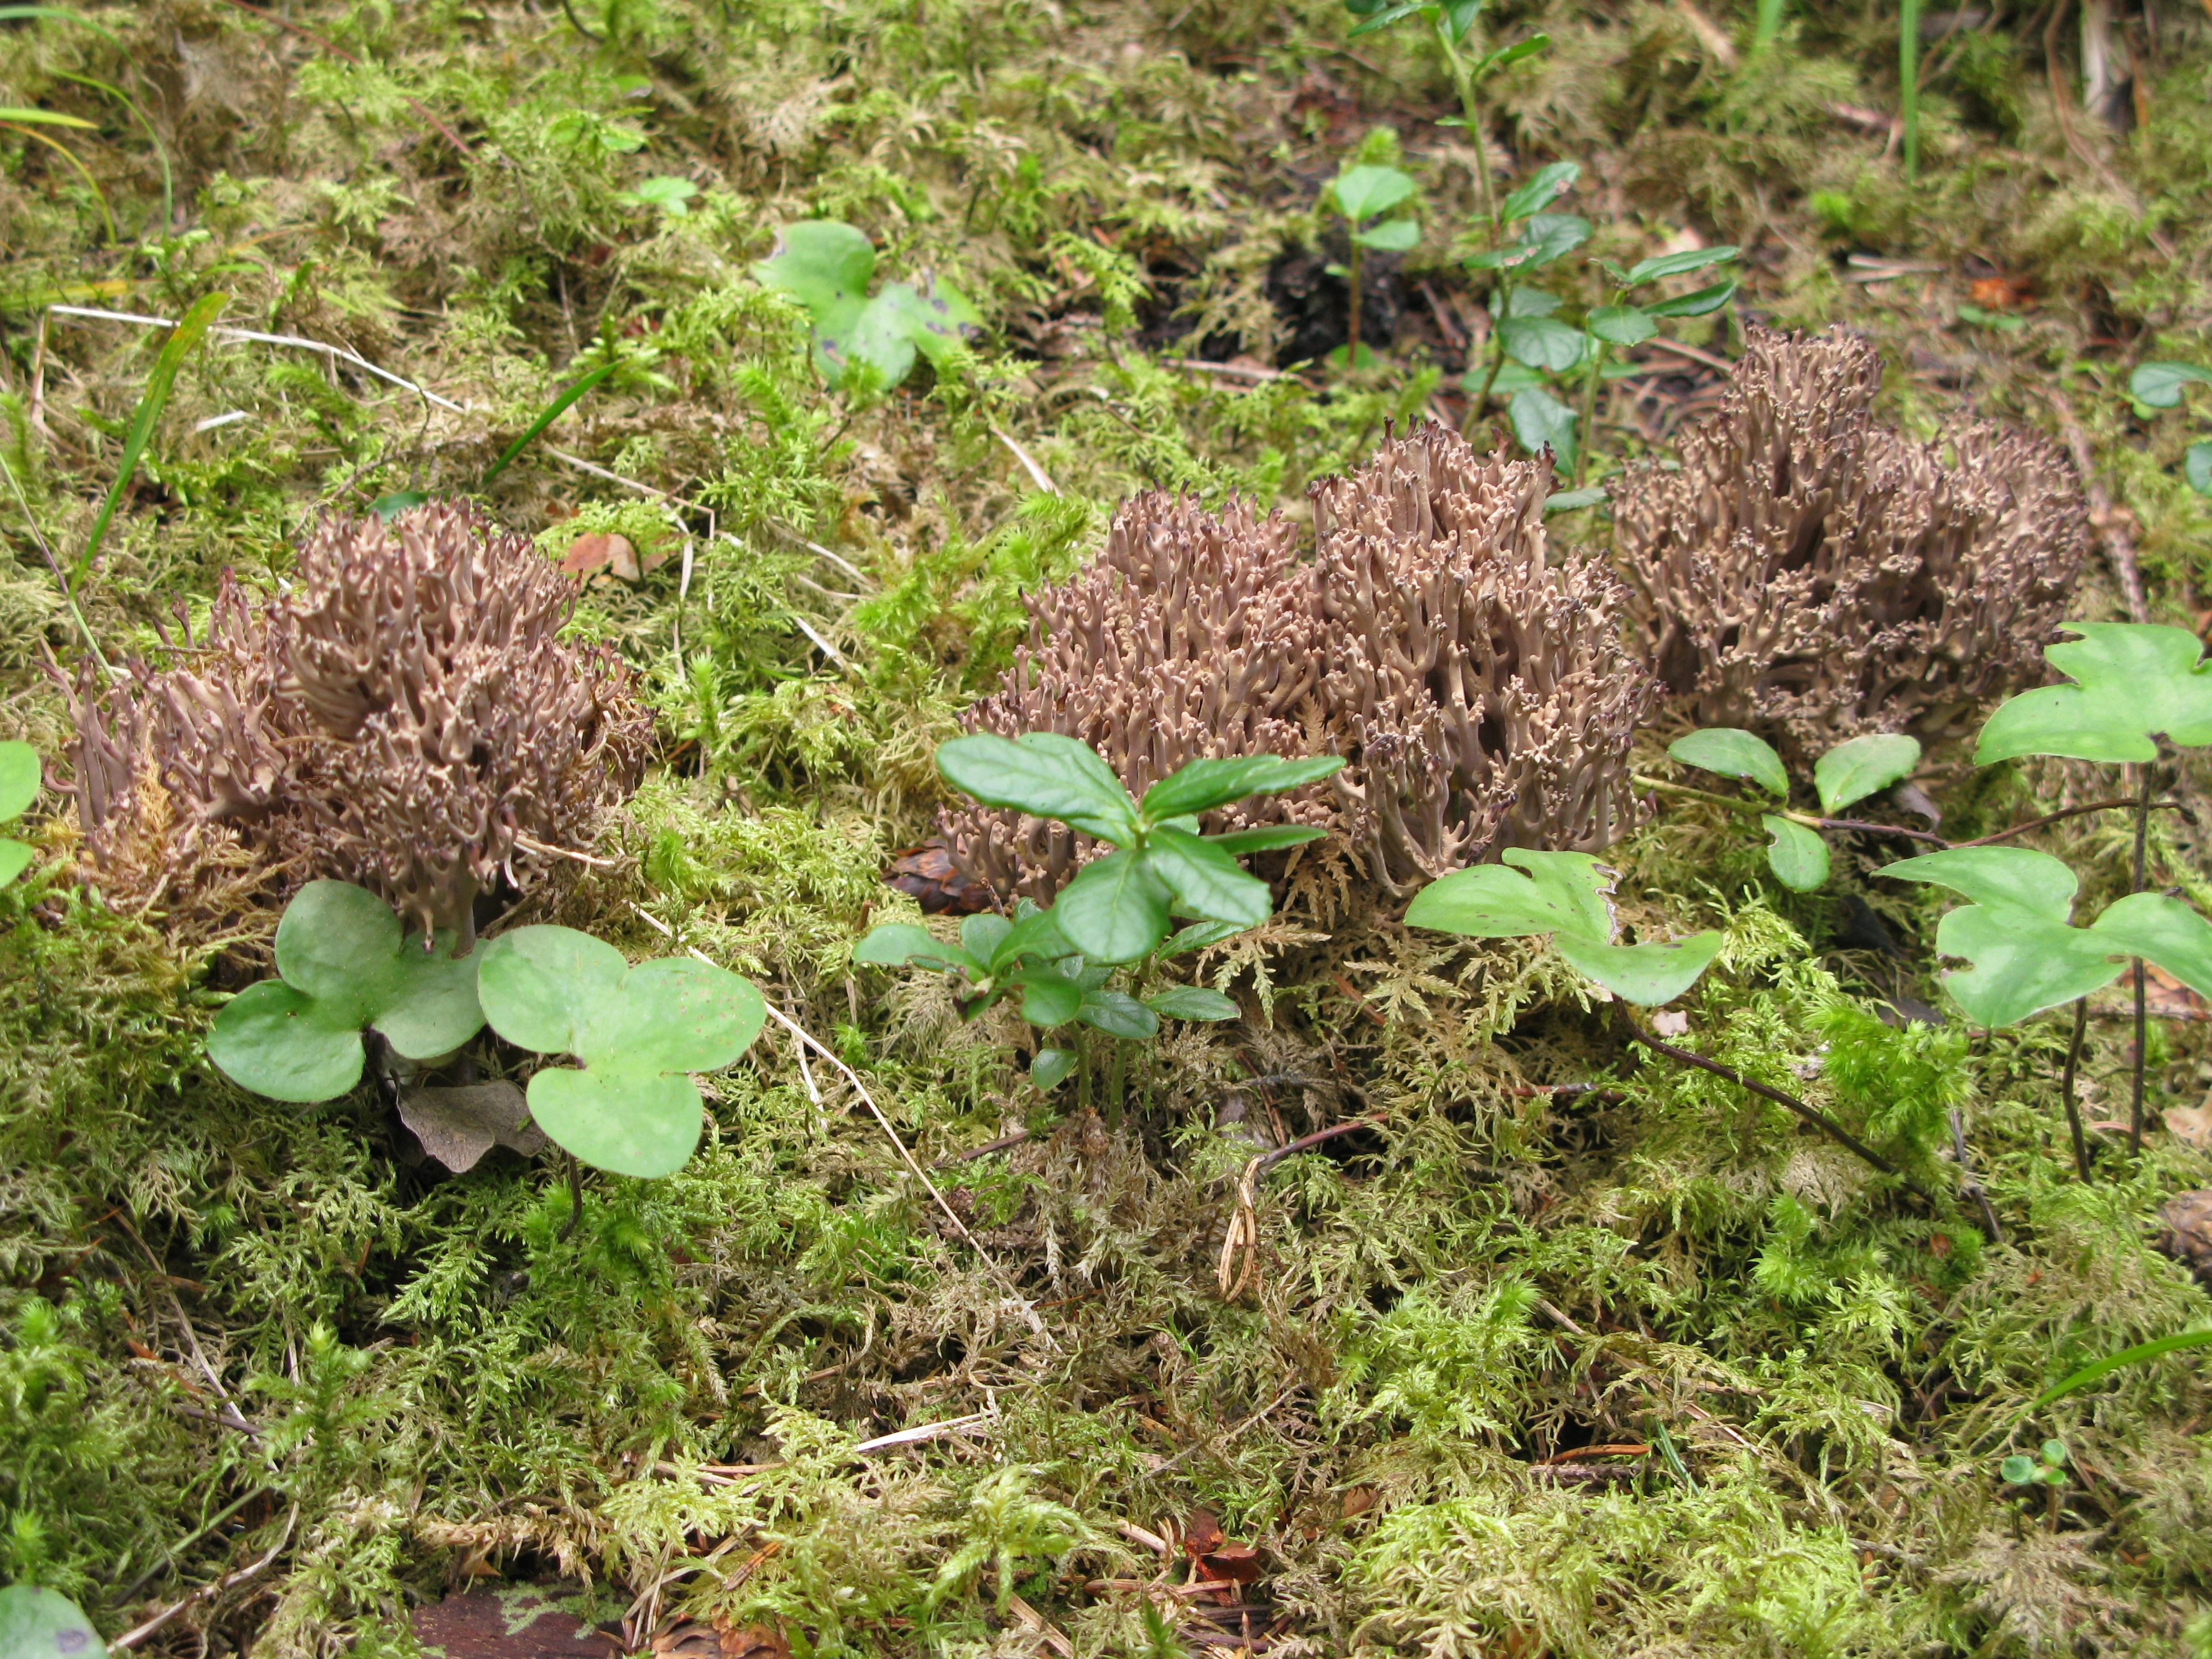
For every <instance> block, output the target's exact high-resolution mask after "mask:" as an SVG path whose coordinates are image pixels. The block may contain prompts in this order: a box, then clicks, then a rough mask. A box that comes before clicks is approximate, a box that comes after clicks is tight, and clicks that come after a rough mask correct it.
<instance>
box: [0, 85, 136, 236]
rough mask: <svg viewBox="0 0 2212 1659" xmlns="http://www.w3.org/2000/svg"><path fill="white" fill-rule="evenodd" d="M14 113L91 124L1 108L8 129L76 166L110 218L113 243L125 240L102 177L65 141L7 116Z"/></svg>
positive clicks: (0, 116)
mask: <svg viewBox="0 0 2212 1659" xmlns="http://www.w3.org/2000/svg"><path fill="white" fill-rule="evenodd" d="M11 115H15V116H30V117H33V118H36V119H38V120H40V121H41V122H43V123H46V124H48V125H53V126H69V127H88V126H90V125H92V123H91V122H89V121H80V120H78V119H77V118H76V117H75V116H73V115H49V114H48V113H46V111H44V110H36V109H7V108H0V127H4V128H6V129H7V130H8V131H9V132H20V133H21V134H22V135H23V137H26V138H35V139H37V140H38V141H39V143H42V144H44V145H45V146H46V148H47V149H50V150H52V151H53V152H54V154H55V155H58V156H60V157H61V158H62V160H63V161H67V162H68V163H69V164H70V166H71V167H75V168H76V176H77V177H78V178H80V179H83V180H84V183H85V188H86V189H88V190H89V191H91V192H92V199H93V200H94V201H95V202H97V203H99V204H100V217H101V218H103V219H105V220H106V221H107V240H108V242H109V244H110V245H111V246H112V244H114V243H116V242H118V241H120V240H123V239H122V238H121V237H119V236H118V235H117V234H115V213H114V210H112V209H111V208H110V207H109V206H108V205H107V192H106V191H104V190H102V189H101V188H100V180H99V179H95V178H94V177H93V176H92V173H91V172H90V170H89V169H88V168H87V167H86V166H85V164H84V163H83V162H82V161H78V160H77V158H76V151H75V150H73V149H70V147H69V146H68V145H67V144H64V143H62V141H61V140H60V139H58V138H52V137H47V136H46V134H45V133H43V132H40V131H39V130H38V128H36V127H32V126H26V125H23V124H22V123H21V121H11V120H9V119H8V117H9V116H11Z"/></svg>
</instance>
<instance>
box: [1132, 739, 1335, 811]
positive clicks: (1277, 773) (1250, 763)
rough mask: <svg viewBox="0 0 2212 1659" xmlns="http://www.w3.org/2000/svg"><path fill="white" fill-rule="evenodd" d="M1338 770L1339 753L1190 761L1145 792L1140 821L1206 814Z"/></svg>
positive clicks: (1289, 787) (1297, 785)
mask: <svg viewBox="0 0 2212 1659" xmlns="http://www.w3.org/2000/svg"><path fill="white" fill-rule="evenodd" d="M1343 769H1344V759H1343V757H1341V756H1339V755H1321V756H1316V757H1314V758H1312V759H1310V760H1285V759H1284V758H1283V757H1280V756H1278V755H1237V756H1232V757H1229V758H1227V759H1224V760H1195V761H1192V762H1190V763H1188V764H1187V765H1185V766H1182V767H1179V768H1178V769H1176V771H1175V773H1174V774H1173V775H1170V776H1169V777H1164V778H1162V779H1161V780H1160V781H1158V783H1156V784H1154V785H1153V786H1152V787H1151V788H1149V789H1147V790H1146V791H1145V799H1144V800H1143V801H1142V802H1141V803H1140V805H1141V808H1142V811H1143V812H1144V815H1145V817H1147V818H1149V819H1151V820H1152V822H1153V823H1159V822H1161V821H1162V820H1164V819H1166V818H1171V817H1182V816H1183V815H1184V814H1186V813H1193V812H1210V811H1212V810H1213V809H1214V808H1215V807H1217V806H1226V805H1229V804H1230V802H1231V801H1237V800H1243V799H1244V798H1245V797H1246V796H1247V795H1278V794H1281V793H1283V792H1284V791H1285V790H1290V789H1297V788H1302V787H1304V786H1305V785H1307V784H1309V783H1315V782H1318V781H1320V780H1321V779H1322V778H1325V777H1328V776H1329V775H1331V774H1333V773H1335V772H1340V771H1341V770H1343Z"/></svg>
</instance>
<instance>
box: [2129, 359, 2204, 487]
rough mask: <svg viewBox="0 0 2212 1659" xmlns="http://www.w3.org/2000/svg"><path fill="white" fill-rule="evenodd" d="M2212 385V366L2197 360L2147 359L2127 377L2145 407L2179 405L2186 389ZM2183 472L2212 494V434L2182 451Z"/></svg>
mask: <svg viewBox="0 0 2212 1659" xmlns="http://www.w3.org/2000/svg"><path fill="white" fill-rule="evenodd" d="M2192 385H2193V386H2212V368H2198V367H2197V365H2196V364H2195V363H2144V364H2143V365H2142V366H2141V367H2140V368H2137V369H2136V372H2135V373H2134V374H2130V376H2129V377H2128V392H2129V395H2130V397H2132V398H2134V399H2135V400H2136V403H2137V404H2141V405H2142V407H2143V409H2144V410H2154V409H2179V408H2180V407H2181V396H2182V392H2184V390H2185V388H2187V387H2189V386H2192ZM2181 473H2182V476H2183V477H2185V478H2187V479H2188V480H2189V487H2190V488H2191V489H2193V490H2195V491H2196V492H2197V494H2198V495H2212V438H2205V439H2203V440H2201V441H2198V442H2196V443H2193V444H2191V445H2190V446H2189V447H2188V448H2187V449H2186V450H2185V451H2183V452H2182V458H2181Z"/></svg>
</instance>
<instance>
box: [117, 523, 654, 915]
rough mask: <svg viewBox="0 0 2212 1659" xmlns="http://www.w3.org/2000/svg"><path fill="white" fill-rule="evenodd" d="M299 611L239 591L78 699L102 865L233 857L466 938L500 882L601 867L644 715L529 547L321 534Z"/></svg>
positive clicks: (407, 531) (303, 555) (494, 539)
mask: <svg viewBox="0 0 2212 1659" xmlns="http://www.w3.org/2000/svg"><path fill="white" fill-rule="evenodd" d="M295 582H296V585H297V591H296V592H294V593H292V594H289V595H287V596H283V597H280V598H276V599H270V600H269V601H267V602H266V603H265V604H264V605H262V606H261V607H260V609H259V610H258V611H256V610H255V609H254V608H253V607H252V606H251V605H249V604H248V603H247V601H246V598H245V596H244V594H243V593H242V592H240V589H239V587H238V586H237V584H236V583H235V581H234V580H232V579H231V578H230V577H229V576H228V574H226V575H225V576H224V578H223V581H222V587H221V589H220V591H219V592H218V594H217V597H216V604H215V608H214V611H213V612H212V614H211V615H210V618H209V621H208V623H207V626H206V628H205V629H204V630H203V634H202V637H200V638H198V639H197V640H195V639H193V638H191V636H190V635H189V633H188V634H187V635H186V636H185V639H184V640H182V641H180V642H179V648H178V649H177V650H176V652H175V653H174V655H175V661H174V664H173V665H172V666H169V667H167V668H162V669H158V670H157V669H155V668H153V667H150V666H149V665H147V664H145V663H143V662H136V663H133V664H132V665H131V675H130V678H128V679H127V680H126V681H124V682H122V683H120V684H117V685H115V686H113V687H111V688H108V689H106V690H105V692H104V693H103V692H102V691H101V690H100V688H99V687H98V686H97V684H95V683H94V682H91V681H83V682H81V683H80V684H79V686H78V689H77V699H76V706H77V728H78V732H79V743H78V753H77V757H76V758H77V767H76V792H77V798H78V811H79V815H80V817H81V819H82V823H83V825H84V828H85V831H86V835H87V838H88V842H89V845H90V848H91V850H92V852H93V854H94V860H95V861H96V862H99V863H102V864H106V865H110V866H122V865H125V864H128V863H130V862H131V860H132V859H133V856H134V854H137V855H138V856H140V857H141V858H143V842H145V840H146V838H147V836H148V833H149V829H150V828H151V827H152V826H151V825H150V824H149V817H150V816H151V815H155V814H157V813H158V814H162V815H167V816H168V817H173V820H174V823H175V827H176V831H177V835H176V838H175V840H174V842H173V844H172V845H171V847H170V848H169V849H168V852H167V857H166V858H165V860H163V861H164V862H165V863H166V865H167V867H168V869H169V870H170V871H172V872H175V871H180V870H182V869H185V868H186V867H188V866H190V865H191V864H192V863H193V862H195V861H196V860H205V859H207V858H208V857H210V855H213V854H216V853H217V852H218V850H219V849H218V843H222V842H234V843H236V844H238V845H241V846H243V847H244V848H249V849H252V850H253V851H255V852H257V853H259V854H264V855H265V856H266V857H267V858H269V859H270V860H275V861H276V862H278V863H281V864H283V866H286V876H287V879H286V881H285V884H286V885H287V886H292V885H297V884H299V883H300V882H303V881H305V880H307V879H308V878H312V877H313V876H317V875H330V876H337V877H341V878H344V879H348V880H353V881H359V882H361V883H362V884H366V885H368V886H370V887H373V888H374V889H376V890H378V891H380V892H381V893H382V894H384V895H385V896H386V897H387V898H388V899H390V900H391V901H392V903H393V905H394V906H395V907H397V908H398V909H399V910H400V911H401V912H402V913H403V915H406V916H407V917H409V918H410V920H411V921H415V922H416V923H417V924H418V925H420V926H422V927H425V928H429V927H437V928H450V929H453V931H454V932H456V933H459V935H460V936H461V938H462V939H464V940H466V939H470V938H471V937H473V917H472V911H473V905H474V902H475V900H476V897H477V894H478V893H479V891H481V890H483V889H484V888H485V887H486V886H488V885H489V884H491V883H492V882H493V881H494V880H495V878H502V877H503V878H506V879H507V880H508V881H509V882H510V883H514V884H520V881H521V880H522V879H523V878H525V876H526V874H527V873H528V872H530V870H531V869H532V867H533V866H537V867H538V868H541V869H542V868H544V867H545V866H546V864H547V861H548V860H552V861H553V862H554V863H555V864H556V865H557V864H559V863H560V862H561V860H560V858H559V855H560V854H564V853H570V852H574V851H576V850H580V848H583V847H586V846H588V845H589V844H590V842H591V840H592V834H593V831H594V829H595V826H596V824H597V822H598V818H599V813H600V811H601V810H602V809H603V808H604V807H605V806H606V805H608V804H610V803H611V801H614V800H617V799H620V798H621V797H622V796H623V794H625V793H627V792H628V791H629V788H631V787H634V786H635V782H636V781H637V778H638V775H639V773H640V772H641V769H642V767H643V764H644V760H645V755H646V751H647V744H648V743H649V741H650V738H651V733H652V720H651V716H650V715H649V714H647V712H646V711H645V710H644V709H643V708H641V706H640V705H639V703H638V702H637V701H636V699H635V696H633V695H632V693H631V690H630V688H629V677H628V675H627V673H626V672H625V671H623V668H622V667H621V666H620V665H619V664H618V663H617V661H616V660H615V659H614V658H613V656H612V654H611V653H608V652H606V651H605V650H604V649H599V650H583V649H579V648H577V647H573V646H570V645H567V644H564V643H562V641H560V640H559V638H558V637H557V636H558V635H559V632H560V629H561V627H562V623H565V622H566V621H567V620H568V614H569V611H570V610H571V608H572V607H573V605H574V595H573V593H572V592H571V590H570V589H569V587H568V584H567V583H565V582H564V581H562V579H561V578H560V576H559V575H558V574H556V572H555V571H554V570H553V569H552V568H551V567H550V566H549V565H548V564H547V563H546V562H545V561H544V558H543V557H542V556H539V555H538V553H537V552H536V551H535V550H533V549H532V546H531V544H530V543H529V541H528V540H527V539H526V538H523V537H520V536H515V535H510V534H506V533H502V532H497V531H495V530H494V529H493V528H492V526H490V524H489V521H488V520H485V519H484V518H483V516H482V515H481V514H480V513H477V511H476V509H474V508H473V507H469V506H467V505H466V504H465V503H450V502H441V503H436V504H434V505H432V506H429V507H423V508H421V509H418V510H416V511H415V512H412V513H407V514H405V515H404V516H403V517H401V518H400V519H399V520H398V521H397V522H396V523H394V524H392V525H391V526H386V525H384V524H382V523H380V522H379V521H377V520H374V519H366V520H325V522H324V523H323V524H322V525H321V526H319V527H318V528H317V529H316V531H315V532H313V534H312V535H311V536H310V537H309V538H308V539H307V544H306V545H305V546H303V547H302V548H301V550H300V556H299V563H298V568H297V571H296V573H295Z"/></svg>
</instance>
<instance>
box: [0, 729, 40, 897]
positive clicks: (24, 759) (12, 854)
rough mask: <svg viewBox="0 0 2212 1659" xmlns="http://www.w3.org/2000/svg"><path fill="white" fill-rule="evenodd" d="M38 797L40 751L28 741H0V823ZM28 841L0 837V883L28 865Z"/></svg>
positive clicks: (9, 879)
mask: <svg viewBox="0 0 2212 1659" xmlns="http://www.w3.org/2000/svg"><path fill="white" fill-rule="evenodd" d="M38 798H39V751H38V750H35V749H33V748H32V747H31V745H30V744H27V743H16V742H14V741H12V740H11V741H9V742H7V743H0V823H9V822H10V821H12V820H13V819H15V818H20V817H22V816H23V814H24V813H25V812H27V811H29V810H30V807H31V803H32V802H33V801H34V800H36V799H38ZM30 863H31V846H30V843H29V842H21V841H10V840H7V839H4V838H0V887H5V886H6V885H7V884H9V882H11V881H13V880H15V878H16V877H18V876H20V875H21V874H22V873H23V872H24V871H25V870H26V869H27V868H29V867H30Z"/></svg>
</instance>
